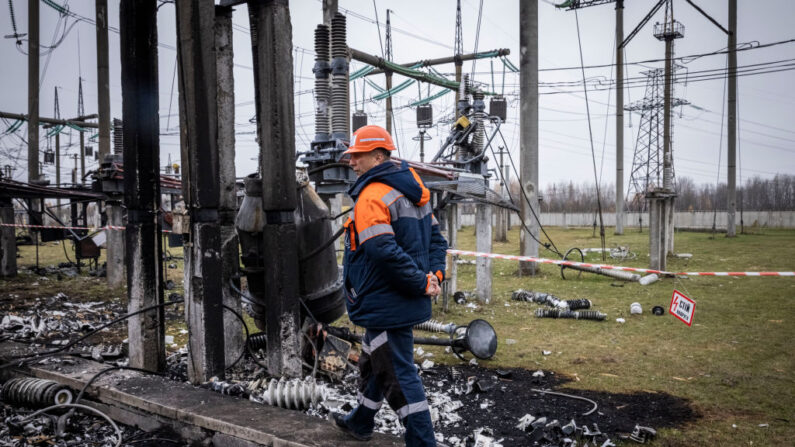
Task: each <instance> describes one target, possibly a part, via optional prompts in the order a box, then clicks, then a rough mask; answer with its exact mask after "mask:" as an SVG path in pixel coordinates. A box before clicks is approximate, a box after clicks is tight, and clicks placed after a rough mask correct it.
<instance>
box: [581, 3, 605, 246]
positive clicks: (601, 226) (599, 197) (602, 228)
mask: <svg viewBox="0 0 795 447" xmlns="http://www.w3.org/2000/svg"><path fill="white" fill-rule="evenodd" d="M574 20H575V22H576V24H577V44H578V47H579V49H580V65H581V66H582V65H585V63H584V59H583V56H582V39H581V38H580V19H579V14H578V13H577V10H576V9H575V10H574ZM582 79H583V85H582V89H583V93H584V94H585V111H586V113H587V114H588V135H589V137H590V143H591V158H592V160H593V177H594V182H595V183H596V206H597V207H598V211H599V238H600V240H601V241H602V261H605V260H606V259H607V255H606V254H605V223H604V218H603V217H602V194H601V192H600V189H601V188H600V187H599V175H598V174H597V172H596V152H595V151H594V147H593V130H592V129H591V106H590V104H589V103H588V86H587V85H586V84H585V68H582Z"/></svg>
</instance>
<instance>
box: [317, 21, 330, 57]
mask: <svg viewBox="0 0 795 447" xmlns="http://www.w3.org/2000/svg"><path fill="white" fill-rule="evenodd" d="M330 56H331V48H330V47H329V29H328V26H326V25H323V24H320V25H318V26H317V28H315V60H316V61H325V62H328V61H329V59H330Z"/></svg>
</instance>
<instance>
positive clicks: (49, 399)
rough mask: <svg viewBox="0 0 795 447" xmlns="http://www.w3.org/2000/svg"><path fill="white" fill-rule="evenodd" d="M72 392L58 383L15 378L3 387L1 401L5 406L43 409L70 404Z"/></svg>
mask: <svg viewBox="0 0 795 447" xmlns="http://www.w3.org/2000/svg"><path fill="white" fill-rule="evenodd" d="M73 399H74V395H73V394H72V390H70V389H69V388H68V387H67V386H65V385H61V384H60V383H58V382H55V381H52V380H45V379H37V378H33V377H16V378H13V379H11V380H9V381H7V382H6V383H5V384H4V385H3V392H2V400H3V402H5V403H7V404H12V405H19V406H23V407H29V408H45V407H49V406H51V405H56V404H70V403H72V400H73Z"/></svg>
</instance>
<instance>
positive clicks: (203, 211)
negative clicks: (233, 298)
mask: <svg viewBox="0 0 795 447" xmlns="http://www.w3.org/2000/svg"><path fill="white" fill-rule="evenodd" d="M176 11H177V51H178V52H179V60H180V65H179V72H180V73H179V80H180V85H179V87H180V89H179V92H180V103H181V106H180V114H181V115H180V126H181V131H180V135H181V137H182V138H183V142H182V143H181V144H182V147H184V148H186V149H187V154H185V155H184V156H183V157H182V160H183V164H186V165H188V166H189V169H186V170H185V171H184V173H186V175H183V180H182V181H183V192H184V195H185V198H186V204H187V206H188V209H189V216H190V233H189V241H188V243H187V244H186V245H185V264H186V269H185V272H186V273H185V283H186V284H187V283H189V284H190V285H189V286H188V287H187V288H186V295H185V314H186V315H185V319H186V321H187V324H188V331H189V335H188V337H189V340H188V355H189V356H190V361H188V379H189V380H190V381H191V382H192V383H201V382H206V381H207V380H209V379H210V378H211V377H213V376H218V377H223V374H224V360H225V354H224V326H223V324H224V316H223V315H224V309H223V298H224V297H223V289H224V287H223V285H222V278H223V276H224V274H225V273H226V272H224V267H223V263H222V260H221V257H222V249H221V247H222V243H221V226H220V224H219V220H220V216H219V214H220V213H219V203H220V199H221V187H220V184H219V183H220V175H219V151H218V103H217V101H218V95H217V83H216V82H217V76H218V73H217V68H216V54H215V45H216V39H215V7H214V5H213V3H211V2H193V1H190V0H179V1H177V3H176ZM222 100H223V101H228V99H227V98H224V99H222ZM124 135H125V137H126V135H127V122H126V121H125V123H124ZM226 217H227V218H228V219H229V221H230V222H231V221H233V217H231V216H226ZM235 262H237V260H236V259H235Z"/></svg>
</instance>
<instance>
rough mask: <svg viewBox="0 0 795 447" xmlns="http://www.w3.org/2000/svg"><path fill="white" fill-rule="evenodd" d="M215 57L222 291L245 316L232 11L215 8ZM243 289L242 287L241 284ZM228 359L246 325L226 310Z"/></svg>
mask: <svg viewBox="0 0 795 447" xmlns="http://www.w3.org/2000/svg"><path fill="white" fill-rule="evenodd" d="M215 57H216V69H217V74H218V79H217V87H218V91H217V103H218V165H219V178H220V183H221V197H220V203H219V207H218V216H219V219H220V224H221V259H222V262H223V271H222V272H221V288H222V289H221V290H223V304H224V305H225V306H228V307H230V308H232V309H234V310H235V312H238V313H241V305H240V297H239V296H238V295H237V294H235V293H233V292H232V289H231V287H229V283H230V281H234V279H233V278H235V277H236V276H237V274H238V266H239V265H240V257H239V252H238V239H237V231H236V230H235V214H236V213H237V187H236V186H235V80H234V75H233V67H234V58H233V51H232V8H228V7H220V6H217V7H216V8H215ZM237 286H238V287H239V286H240V284H237ZM223 312H224V358H225V362H224V363H225V364H226V365H227V366H228V365H231V364H232V362H234V361H235V360H236V359H237V357H238V356H239V355H240V350H241V349H243V343H245V340H244V339H243V326H242V324H241V322H240V320H238V319H237V317H236V316H235V315H234V314H233V313H232V312H229V311H228V310H224V311H223Z"/></svg>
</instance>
